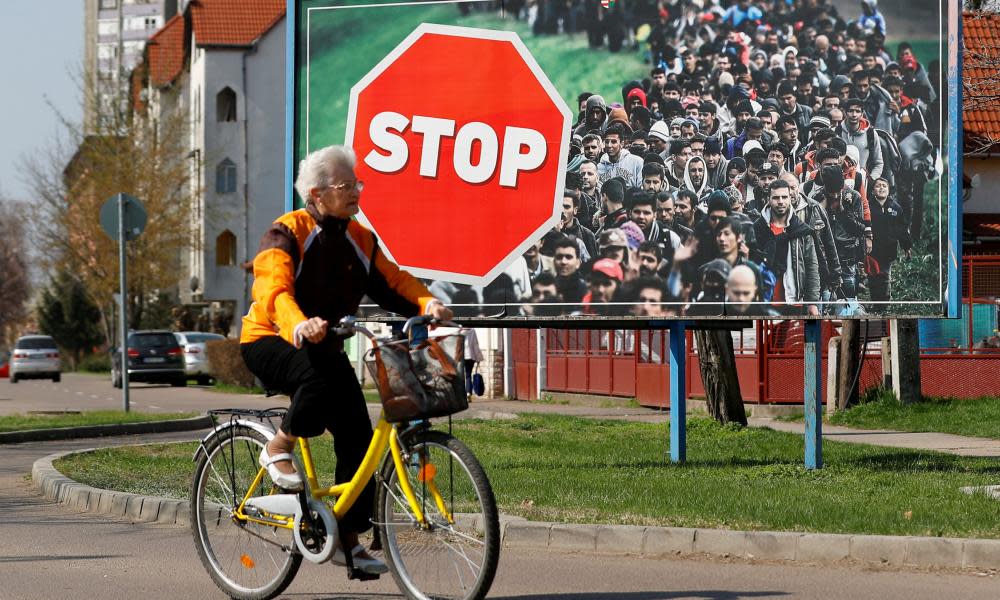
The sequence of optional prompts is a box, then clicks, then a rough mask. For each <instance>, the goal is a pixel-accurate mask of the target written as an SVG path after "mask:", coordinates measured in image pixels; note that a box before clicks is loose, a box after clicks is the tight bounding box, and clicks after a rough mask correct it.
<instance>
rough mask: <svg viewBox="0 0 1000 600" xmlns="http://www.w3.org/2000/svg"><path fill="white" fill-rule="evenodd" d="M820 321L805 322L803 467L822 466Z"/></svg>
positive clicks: (821, 339)
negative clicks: (804, 455) (804, 462)
mask: <svg viewBox="0 0 1000 600" xmlns="http://www.w3.org/2000/svg"><path fill="white" fill-rule="evenodd" d="M821 326H822V322H821V321H819V320H816V319H812V320H809V321H806V322H805V338H806V340H805V341H806V343H805V350H804V357H803V371H804V372H805V394H804V396H805V397H804V398H803V400H804V405H805V417H806V433H805V436H806V468H807V469H820V468H822V467H823V402H822V394H823V360H822V356H823V354H822V352H823V349H822V348H821V347H820V344H822V343H823V336H822V329H821Z"/></svg>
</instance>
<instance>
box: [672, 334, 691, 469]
mask: <svg viewBox="0 0 1000 600" xmlns="http://www.w3.org/2000/svg"><path fill="white" fill-rule="evenodd" d="M686 328H687V323H685V322H684V321H675V322H673V323H671V324H670V462H674V463H682V462H684V461H686V460H687V391H686V387H687V386H686V381H685V379H684V376H685V374H686V370H687V364H686V361H687V344H686V341H687V340H686V335H685V329H686Z"/></svg>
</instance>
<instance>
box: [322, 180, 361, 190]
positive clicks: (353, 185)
mask: <svg viewBox="0 0 1000 600" xmlns="http://www.w3.org/2000/svg"><path fill="white" fill-rule="evenodd" d="M326 187H328V188H330V189H334V190H337V191H338V192H346V191H352V190H353V191H356V192H361V191H363V190H364V189H365V182H364V181H361V180H360V179H357V180H355V181H345V182H344V183H335V184H333V185H328V186H326Z"/></svg>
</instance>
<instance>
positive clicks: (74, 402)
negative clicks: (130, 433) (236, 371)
mask: <svg viewBox="0 0 1000 600" xmlns="http://www.w3.org/2000/svg"><path fill="white" fill-rule="evenodd" d="M287 403H288V399H287V398H285V397H273V398H267V397H265V396H262V395H253V394H220V393H218V392H215V391H212V388H208V387H202V386H196V385H189V386H188V387H183V388H176V387H170V386H169V385H165V384H151V383H134V384H131V385H130V386H129V404H130V407H131V408H132V409H135V410H139V411H142V412H187V411H194V412H199V413H202V412H204V411H206V410H208V409H210V408H224V407H231V406H240V407H246V408H266V407H269V406H285V405H287ZM121 408H122V391H121V390H119V389H115V388H113V387H111V378H110V377H109V376H107V375H104V376H99V375H91V374H82V373H63V376H62V381H61V382H59V383H53V382H52V381H51V380H48V379H44V380H43V379H26V380H22V381H19V382H18V383H13V384H12V383H11V382H10V379H0V415H7V414H13V413H25V412H28V411H35V410H99V409H121Z"/></svg>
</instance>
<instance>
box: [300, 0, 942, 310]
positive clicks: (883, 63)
mask: <svg viewBox="0 0 1000 600" xmlns="http://www.w3.org/2000/svg"><path fill="white" fill-rule="evenodd" d="M958 10H959V9H958V7H957V6H956V5H955V3H946V2H940V1H930V0H916V1H914V0H906V1H904V0H883V1H882V2H880V3H876V2H875V1H874V0H865V1H862V2H860V3H857V2H846V1H841V0H833V1H829V0H828V1H822V0H821V1H819V2H817V1H816V0H791V1H788V2H763V3H747V2H733V3H730V2H726V1H723V2H721V3H716V2H711V1H706V2H691V1H686V0H685V1H681V2H675V3H663V2H655V1H652V0H618V1H612V2H607V1H598V0H571V1H569V2H555V1H545V0H540V1H538V2H516V1H513V2H512V1H507V2H495V1H491V0H427V1H419V0H411V1H379V0H351V1H345V0H289V7H288V16H289V19H288V28H289V36H288V40H289V42H288V65H289V69H288V90H287V92H288V99H289V102H288V106H289V109H288V110H289V112H288V115H287V123H288V139H287V140H286V143H287V147H288V151H287V155H288V161H287V171H288V177H287V179H288V181H287V190H288V197H287V206H288V208H289V210H291V209H293V208H301V207H302V202H303V199H302V198H299V197H298V196H297V195H295V193H294V191H293V186H292V183H293V182H294V178H295V175H296V173H295V168H296V165H297V164H298V161H299V160H301V159H302V158H303V157H304V156H305V155H306V154H308V153H309V152H312V151H315V150H317V149H320V148H323V147H325V146H328V145H333V144H346V145H348V146H351V147H352V148H354V150H355V153H356V155H357V166H356V169H355V171H356V174H357V176H358V179H360V180H362V181H363V182H364V190H363V192H362V194H361V200H360V213H359V214H358V216H357V218H358V220H359V221H361V222H362V223H363V224H364V225H365V226H367V227H368V228H369V229H371V230H373V231H374V232H375V234H376V235H377V237H378V239H379V242H380V245H381V248H382V249H383V251H384V252H385V253H386V255H387V256H388V257H389V258H391V259H392V260H393V261H394V262H396V263H398V264H399V265H400V266H401V267H403V268H404V269H406V270H408V271H409V272H411V273H413V274H414V275H416V276H417V277H420V278H422V279H423V280H424V281H425V282H426V283H427V285H428V287H429V288H430V289H431V291H432V292H433V293H434V294H435V295H436V296H438V297H439V298H441V299H442V300H444V301H446V302H447V303H448V304H449V305H451V306H452V307H454V309H455V312H456V314H457V315H458V316H459V317H460V318H461V319H462V320H463V321H466V322H471V323H475V322H480V323H483V324H485V323H487V322H503V323H506V324H507V325H515V326H516V325H518V324H520V325H532V324H537V323H541V322H545V323H548V324H554V323H559V322H564V324H565V325H567V326H570V325H571V326H574V327H576V326H584V325H585V324H586V323H587V322H589V321H594V322H601V323H605V322H607V321H631V320H636V321H639V322H647V323H648V322H650V321H663V320H669V319H693V320H698V319H711V320H715V319H720V318H735V319H754V318H836V319H840V318H882V317H921V318H925V317H945V316H956V314H957V313H956V311H957V310H958V302H957V300H958V294H959V291H960V290H959V287H960V285H959V281H958V263H959V260H960V257H959V251H960V236H959V231H960V218H961V212H960V211H961V194H960V193H958V184H959V182H960V180H961V178H960V175H961V163H960V155H959V153H958V150H957V149H958V148H959V147H960V146H961V137H960V135H961V134H960V132H961V128H960V127H959V126H958V125H959V123H958V119H959V114H960V96H959V94H960V87H959V86H958V85H957V81H958V76H959V73H958V70H959V65H958V53H957V41H956V40H958V39H959V36H958V27H959V13H958ZM949 40H951V41H952V42H954V43H949ZM362 313H363V314H364V315H365V316H366V317H367V318H381V317H387V316H389V315H388V313H386V312H385V311H383V310H382V309H380V308H379V307H377V306H375V305H369V304H364V305H363V306H362Z"/></svg>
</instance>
